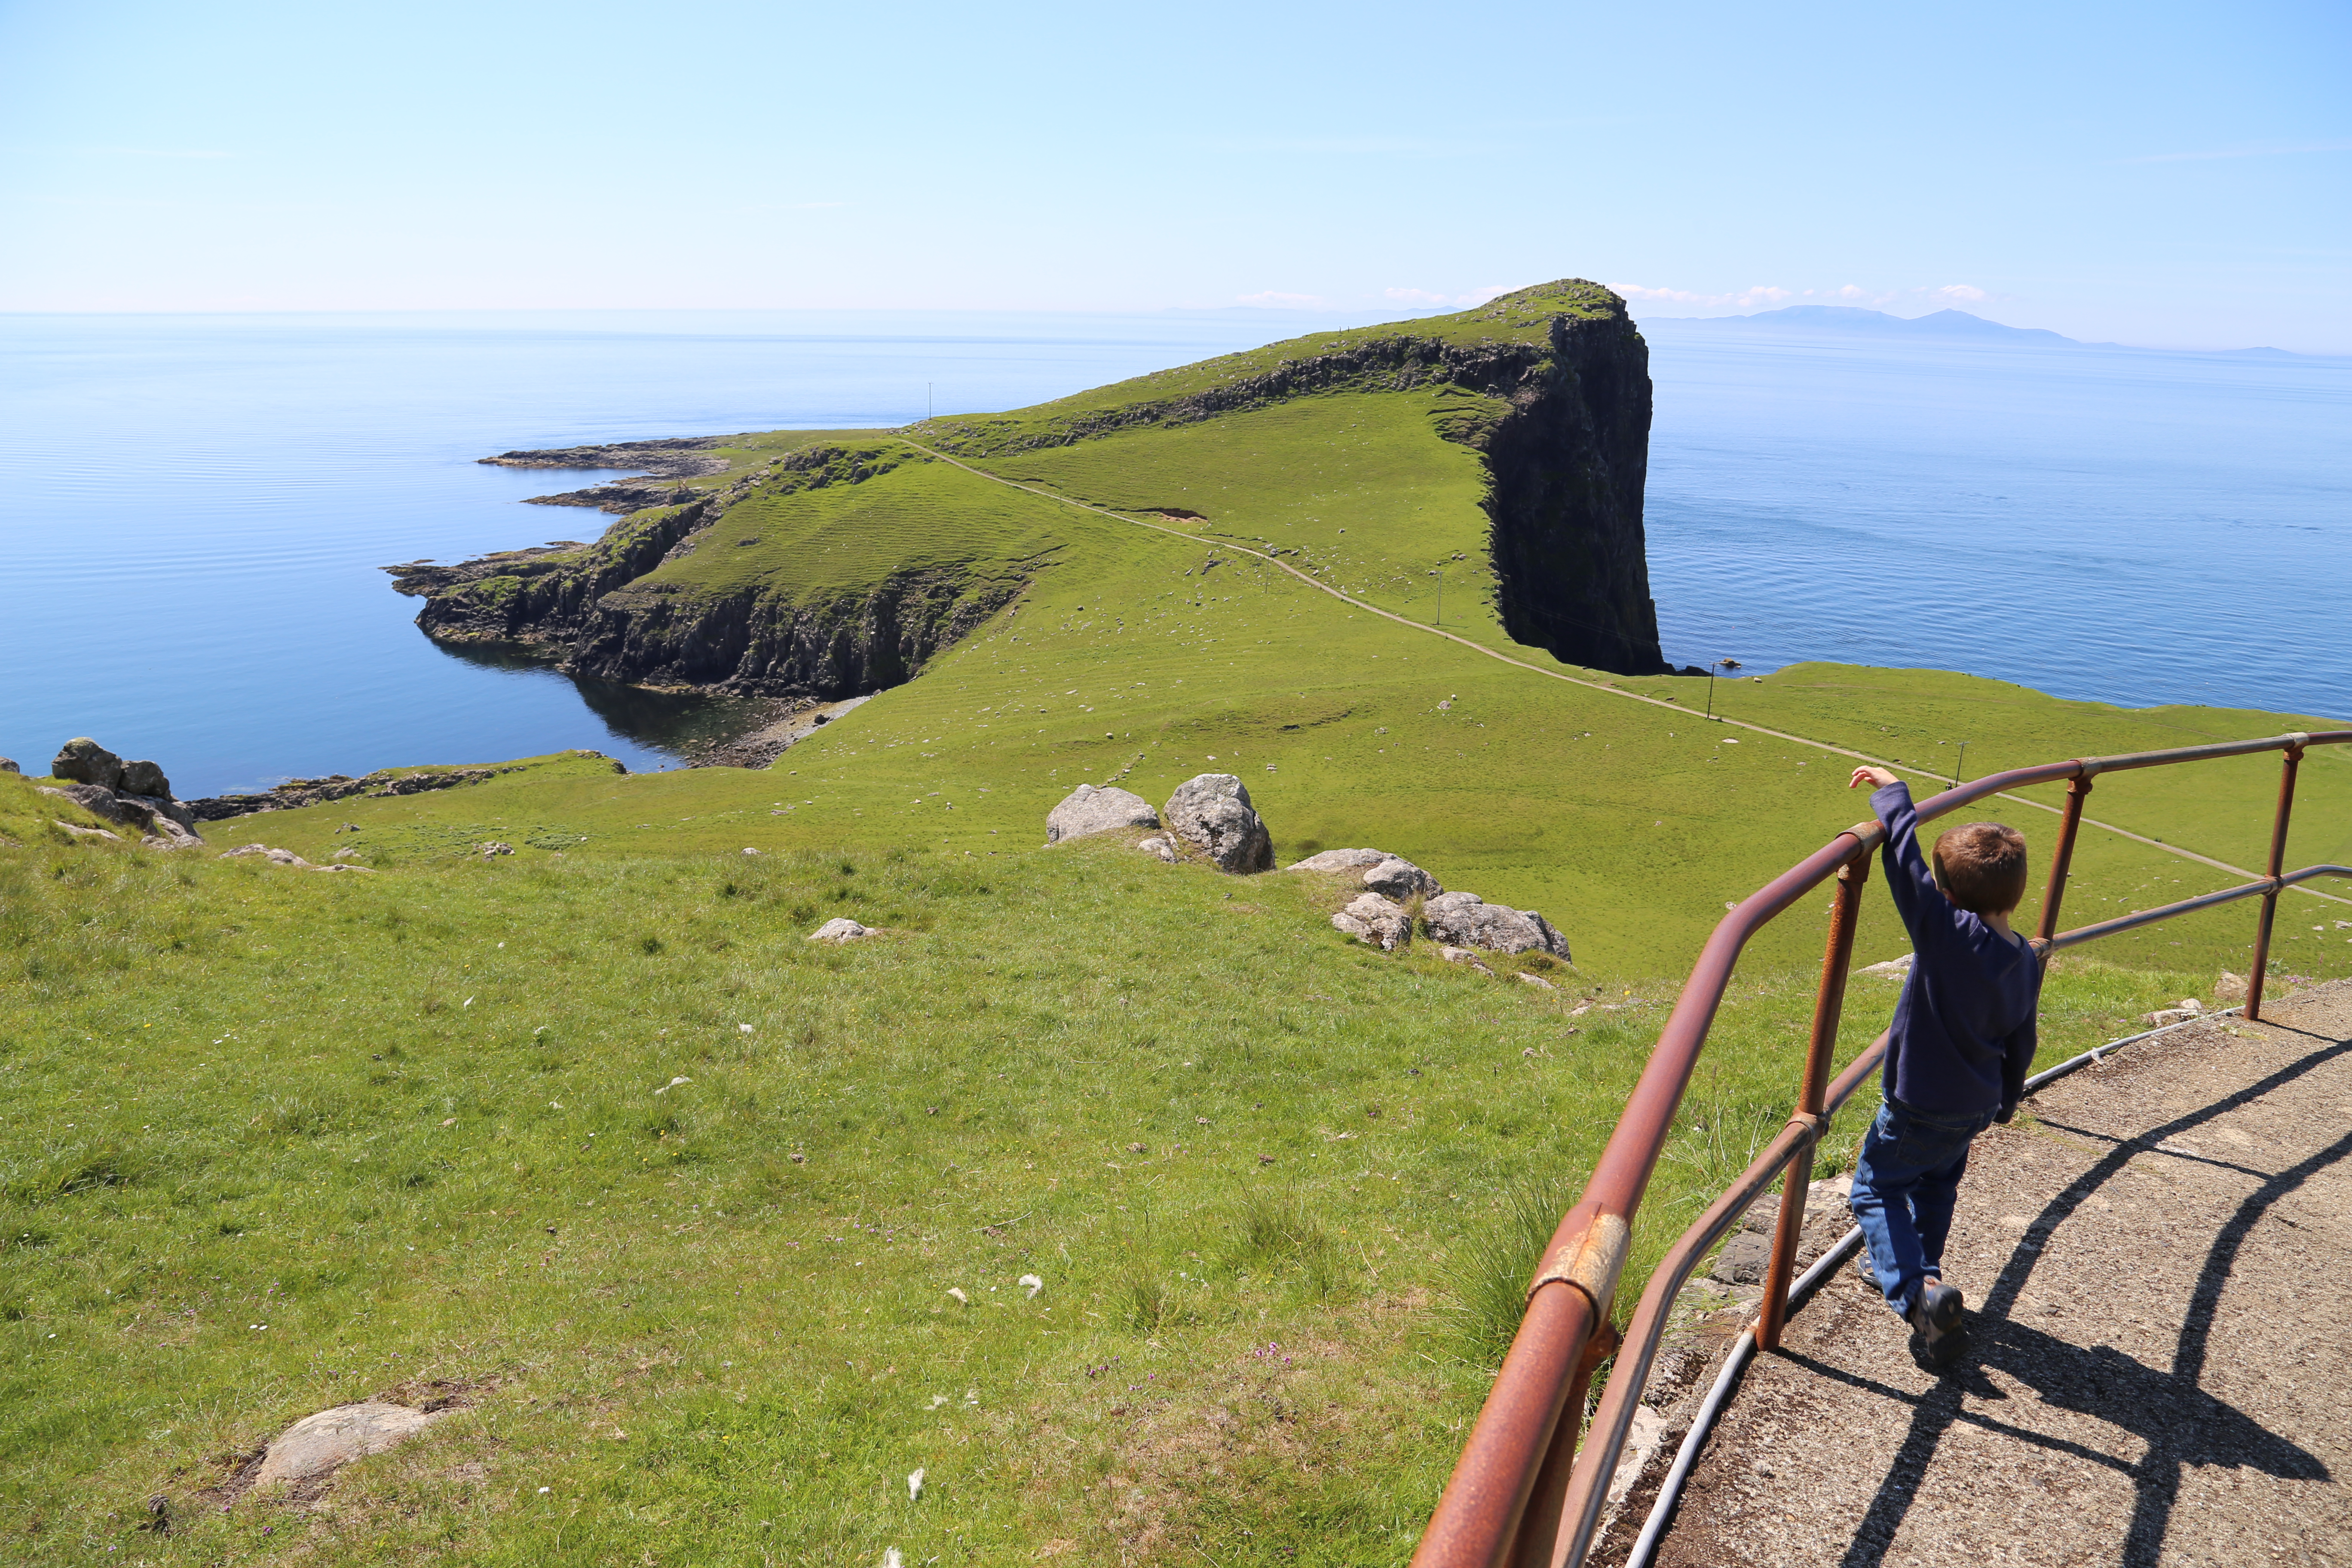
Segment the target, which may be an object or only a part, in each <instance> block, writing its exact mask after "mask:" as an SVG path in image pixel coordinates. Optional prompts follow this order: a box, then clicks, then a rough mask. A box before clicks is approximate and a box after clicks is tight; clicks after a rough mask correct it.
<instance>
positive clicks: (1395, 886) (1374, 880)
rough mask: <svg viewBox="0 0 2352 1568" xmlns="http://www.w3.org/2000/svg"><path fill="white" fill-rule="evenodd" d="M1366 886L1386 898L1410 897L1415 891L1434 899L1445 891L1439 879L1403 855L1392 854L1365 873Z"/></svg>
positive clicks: (1399, 898)
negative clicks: (1440, 885) (1438, 881)
mask: <svg viewBox="0 0 2352 1568" xmlns="http://www.w3.org/2000/svg"><path fill="white" fill-rule="evenodd" d="M1364 886H1366V887H1367V888H1370V889H1371V890H1372V891H1374V892H1375V893H1379V894H1381V896H1382V897H1384V898H1391V899H1398V900H1403V899H1409V898H1412V896H1413V895H1414V894H1415V893H1418V894H1420V895H1421V896H1422V897H1423V898H1425V899H1433V898H1435V897H1437V895H1438V894H1440V893H1442V892H1444V891H1445V889H1444V888H1442V887H1439V886H1438V884H1437V879H1436V878H1434V877H1433V876H1431V875H1430V874H1429V873H1428V872H1426V871H1424V870H1423V869H1422V868H1420V867H1418V866H1416V865H1414V864H1413V863H1412V861H1410V860H1407V859H1404V858H1402V857H1401V856H1396V855H1391V856H1390V857H1389V858H1387V859H1385V860H1383V861H1381V863H1380V864H1379V865H1377V866H1374V867H1373V868H1371V869H1370V870H1368V871H1366V872H1365V873H1364Z"/></svg>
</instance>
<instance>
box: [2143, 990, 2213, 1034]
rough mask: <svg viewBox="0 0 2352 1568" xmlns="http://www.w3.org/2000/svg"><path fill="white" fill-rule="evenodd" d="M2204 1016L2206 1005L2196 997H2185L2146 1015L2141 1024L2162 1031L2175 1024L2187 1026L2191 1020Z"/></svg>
mask: <svg viewBox="0 0 2352 1568" xmlns="http://www.w3.org/2000/svg"><path fill="white" fill-rule="evenodd" d="M2203 1016H2205V1004H2204V1003H2202V1002H2200V1001H2199V1000H2198V999H2197V998H2196V997H2194V996H2183V997H2182V998H2181V999H2180V1000H2179V1002H2177V1003H2175V1004H2174V1005H2171V1006H2169V1007H2158V1009H2157V1010H2156V1011H2155V1012H2153V1013H2150V1014H2147V1015H2146V1016H2144V1017H2142V1018H2141V1019H2140V1022H2141V1023H2143V1024H2146V1025H2147V1026H2148V1027H2149V1028H2151V1029H2161V1028H2165V1027H2167V1026H2170V1025H2173V1024H2186V1023H2187V1022H2189V1019H2191V1018H2201V1017H2203Z"/></svg>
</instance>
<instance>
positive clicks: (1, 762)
mask: <svg viewBox="0 0 2352 1568" xmlns="http://www.w3.org/2000/svg"><path fill="white" fill-rule="evenodd" d="M24 771H25V770H24V769H22V768H20V767H18V766H17V765H16V758H14V757H0V773H18V774H21V773H24Z"/></svg>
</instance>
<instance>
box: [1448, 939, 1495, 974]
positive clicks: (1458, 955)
mask: <svg viewBox="0 0 2352 1568" xmlns="http://www.w3.org/2000/svg"><path fill="white" fill-rule="evenodd" d="M1437 956H1438V957H1440V958H1442V959H1444V960H1445V962H1446V963H1466V964H1468V965H1469V966H1470V967H1471V968H1473V969H1475V970H1476V971H1477V972H1478V973H1481V974H1492V973H1495V972H1494V971H1493V970H1491V969H1489V968H1487V967H1486V965H1485V964H1483V963H1479V962H1478V955H1477V954H1476V953H1475V952H1471V951H1470V950H1469V949H1468V948H1466V947H1444V946H1441V947H1440V948H1438V950H1437Z"/></svg>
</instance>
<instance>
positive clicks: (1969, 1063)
mask: <svg viewBox="0 0 2352 1568" xmlns="http://www.w3.org/2000/svg"><path fill="white" fill-rule="evenodd" d="M1870 809H1871V810H1872V811H1874V812H1875V813H1877V814H1878V820H1879V821H1881V822H1883V823H1885V825H1886V853H1885V864H1886V887H1887V890H1888V891H1889V892H1890V893H1892V894H1893V895H1894V897H1895V910H1897V911H1898V912H1900V913H1901V915H1902V916H1903V929H1904V930H1906V931H1909V932H1910V933H1911V949H1912V952H1913V955H1914V956H1913V957H1912V960H1911V973H1910V975H1909V977H1908V978H1907V979H1906V980H1905V981H1904V982H1903V996H1902V999H1901V1000H1900V1001H1898V1002H1896V1003H1895V1026H1894V1028H1893V1030H1892V1031H1891V1032H1890V1036H1889V1038H1888V1040H1887V1042H1886V1077H1885V1088H1886V1093H1887V1094H1888V1095H1889V1096H1890V1097H1891V1098H1893V1099H1895V1100H1900V1101H1901V1102H1902V1103H1903V1104H1905V1105H1906V1106H1908V1107H1909V1108H1910V1109H1912V1110H1924V1111H1927V1113H1928V1114H1930V1115H1937V1114H1944V1115H1973V1114H1975V1113H1977V1112H1979V1111H1983V1110H1995V1109H1998V1110H2000V1114H2001V1115H2002V1116H2003V1117H2004V1118H2006V1117H2007V1116H2008V1114H2009V1113H2010V1112H2011V1110H2014V1109H2015V1108H2016V1105H2017V1102H2018V1100H2020V1099H2021V1098H2022V1097H2023V1095H2024V1093H2025V1072H2026V1068H2028V1067H2029V1066H2031V1065H2032V1061H2033V1047H2034V1043H2035V1042H2034V1033H2033V1015H2034V1009H2035V1008H2036V1006H2038V1005H2039V1004H2040V1002H2041V999H2042V965H2041V963H2039V961H2037V960H2036V959H2035V957H2034V956H2033V950H2032V948H2030V947H2028V946H2026V945H2025V943H2024V942H2023V940H2022V939H2021V938H2013V937H2005V936H2003V935H2001V934H2000V932H1999V931H1995V930H1993V929H1992V927H1990V926H1989V925H1987V924H1985V922H1984V921H1982V920H1980V919H1979V918H1978V917H1977V916H1975V915H1973V914H1970V913H1969V911H1968V910H1964V909H1961V908H1960V907H1959V906H1958V905H1957V904H1955V903H1953V902H1952V901H1951V900H1948V899H1947V898H1945V897H1944V891H1943V889H1941V888H1938V887H1937V886H1936V879H1935V878H1934V877H1933V876H1931V875H1930V874H1929V873H1928V870H1927V860H1926V859H1925V858H1923V857H1922V856H1921V855H1920V853H1919V819H1918V816H1917V814H1916V812H1914V810H1913V809H1912V805H1911V789H1910V786H1909V785H1907V784H1901V783H1896V784H1888V785H1887V786H1886V787H1885V788H1884V789H1881V790H1878V791H1877V792H1875V793H1874V794H1873V795H1871V797H1870Z"/></svg>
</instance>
